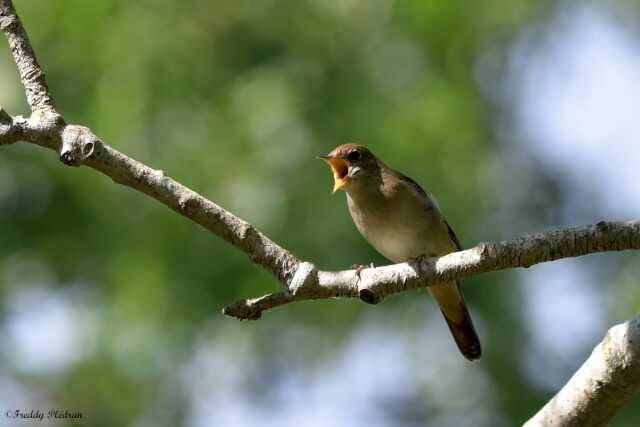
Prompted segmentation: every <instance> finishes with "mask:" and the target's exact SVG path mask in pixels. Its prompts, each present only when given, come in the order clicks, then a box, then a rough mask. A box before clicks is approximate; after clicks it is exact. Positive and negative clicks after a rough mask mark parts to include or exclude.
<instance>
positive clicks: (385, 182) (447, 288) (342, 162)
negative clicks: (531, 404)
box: [319, 144, 482, 360]
mask: <svg viewBox="0 0 640 427" xmlns="http://www.w3.org/2000/svg"><path fill="white" fill-rule="evenodd" d="M319 158H320V159H322V160H324V161H325V162H327V163H328V164H329V166H331V169H332V171H333V177H334V180H335V184H334V187H333V192H334V193H335V192H336V191H338V190H340V189H343V190H345V192H346V193H347V205H348V206H349V212H350V213H351V217H352V218H353V222H355V224H356V227H357V228H358V230H359V231H360V233H361V234H362V235H363V236H364V238H365V239H366V240H367V241H368V242H369V243H370V244H371V245H372V246H373V247H374V248H375V249H376V250H377V251H378V252H380V253H381V254H382V255H383V256H384V257H385V258H387V259H389V260H391V261H392V262H395V263H399V262H405V261H407V260H410V259H413V258H417V257H419V256H422V255H424V256H443V255H446V254H448V253H451V252H455V251H458V250H462V246H461V245H460V242H459V241H458V238H457V237H456V235H455V234H454V232H453V230H452V229H451V227H450V226H449V224H448V223H447V221H446V220H445V219H444V216H443V215H442V212H440V208H439V207H438V204H437V203H436V201H435V200H434V199H433V197H432V196H431V195H430V194H428V193H427V192H425V191H424V190H423V189H422V187H420V186H419V185H418V184H417V183H416V182H415V181H414V180H412V179H411V178H409V177H407V176H404V175H403V174H401V173H400V172H397V171H395V170H393V169H391V168H389V167H388V166H387V165H385V164H384V163H382V161H380V160H379V159H378V158H376V156H374V155H373V153H372V152H371V151H369V150H368V149H367V148H365V147H363V146H361V145H357V144H343V145H340V146H338V147H336V148H335V149H334V150H333V151H332V152H331V153H329V154H328V155H326V156H319ZM428 289H429V292H430V293H431V296H432V297H433V298H434V299H435V300H436V302H437V303H438V306H440V310H441V311H442V314H443V315H444V318H445V320H446V321H447V324H448V325H449V329H450V330H451V333H452V334H453V338H454V339H455V341H456V344H457V345H458V348H459V349H460V351H461V352H462V354H463V355H464V357H466V358H467V359H469V360H475V359H479V358H480V355H481V353H482V351H481V348H480V340H479V339H478V335H477V334H476V331H475V328H474V327H473V323H472V322H471V317H470V316H469V311H468V310H467V306H466V304H465V302H464V298H463V296H462V292H461V291H460V287H459V286H458V283H457V282H450V283H444V284H441V285H436V286H429V288H428Z"/></svg>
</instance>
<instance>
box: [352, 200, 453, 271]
mask: <svg viewBox="0 0 640 427" xmlns="http://www.w3.org/2000/svg"><path fill="white" fill-rule="evenodd" d="M348 204H349V212H350V213H351V217H352V218H353V222H354V223H355V225H356V227H357V228H358V231H360V233H361V234H362V235H363V236H364V238H365V239H366V240H367V241H368V242H369V243H370V244H371V245H372V246H373V247H374V248H375V249H376V250H377V251H378V252H380V254H382V255H383V256H384V257H385V258H387V259H389V260H390V261H392V262H396V263H397V262H404V261H407V260H408V259H411V258H416V257H418V256H420V255H430V256H431V255H438V254H440V253H442V252H447V250H446V249H445V248H444V247H442V246H443V245H447V243H446V242H442V239H441V238H440V237H441V236H439V234H440V233H439V230H438V227H434V224H433V223H434V218H432V217H433V216H434V214H433V213H431V214H430V213H429V212H426V211H424V210H419V211H416V212H412V211H411V210H410V209H406V208H403V206H402V205H398V204H393V203H384V201H380V202H379V203H376V204H371V205H369V204H366V203H365V204H363V203H356V201H354V200H353V199H351V198H348Z"/></svg>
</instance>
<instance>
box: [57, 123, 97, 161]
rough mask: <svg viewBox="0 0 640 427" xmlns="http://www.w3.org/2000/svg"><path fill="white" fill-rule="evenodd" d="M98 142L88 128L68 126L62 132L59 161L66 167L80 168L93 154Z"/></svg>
mask: <svg viewBox="0 0 640 427" xmlns="http://www.w3.org/2000/svg"><path fill="white" fill-rule="evenodd" d="M98 142H99V139H98V137H97V136H95V135H94V134H93V132H91V130H90V129H89V128H87V127H84V126H78V125H68V126H66V127H65V128H64V130H63V131H62V148H61V149H60V160H61V161H62V163H64V164H65V165H67V166H80V165H81V164H82V163H83V162H84V161H85V160H87V159H88V158H89V157H90V156H91V155H92V154H93V151H94V149H95V146H96V144H97V143H98Z"/></svg>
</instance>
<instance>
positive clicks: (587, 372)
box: [525, 316, 640, 427]
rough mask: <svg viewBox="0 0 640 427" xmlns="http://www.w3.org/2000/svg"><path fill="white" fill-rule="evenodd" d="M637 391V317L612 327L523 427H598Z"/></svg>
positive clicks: (639, 362) (639, 373) (639, 346)
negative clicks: (569, 377) (581, 363)
mask: <svg viewBox="0 0 640 427" xmlns="http://www.w3.org/2000/svg"><path fill="white" fill-rule="evenodd" d="M638 391H640V316H637V317H636V318H635V319H633V320H631V321H629V322H625V323H623V324H621V325H617V326H614V327H613V328H611V329H609V332H608V333H607V335H606V336H605V337H604V340H603V341H602V342H601V343H600V344H598V346H597V347H596V348H595V350H593V353H591V356H590V357H589V359H587V361H586V362H585V363H584V364H583V365H582V366H581V367H580V369H578V371H577V372H576V373H575V374H574V375H573V377H571V379H570V380H569V382H568V383H567V384H566V385H565V386H564V387H562V389H561V390H560V391H559V392H558V394H556V395H555V396H554V397H553V399H551V400H550V401H549V403H547V404H546V405H545V406H544V407H543V408H542V409H541V410H540V411H539V412H538V413H537V414H536V415H535V416H534V417H533V418H531V419H530V420H529V421H527V423H526V424H525V427H537V426H544V427H599V426H606V425H607V424H609V422H610V421H611V419H612V418H613V416H614V415H615V414H616V412H617V411H618V410H619V409H620V408H622V406H624V405H625V404H626V403H627V402H628V401H629V399H631V398H632V397H633V396H634V395H635V394H636V393H637V392H638Z"/></svg>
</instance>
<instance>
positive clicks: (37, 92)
mask: <svg viewBox="0 0 640 427" xmlns="http://www.w3.org/2000/svg"><path fill="white" fill-rule="evenodd" d="M0 30H2V32H4V34H5V36H6V37H7V41H8V42H9V49H11V54H12V55H13V60H14V61H15V63H16V65H17V66H18V71H19V72H20V80H22V85H23V86H24V89H25V92H26V95H27V102H28V103H29V106H30V107H31V111H32V112H36V111H53V110H54V106H53V99H51V96H50V95H49V88H48V87H47V81H46V79H45V76H44V72H43V71H42V68H41V67H40V64H38V60H37V59H36V54H35V53H34V52H33V49H32V48H31V43H30V42H29V37H28V36H27V32H26V31H25V30H24V27H23V26H22V22H20V18H18V14H17V13H16V10H15V8H14V7H13V2H12V1H11V0H0Z"/></svg>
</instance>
